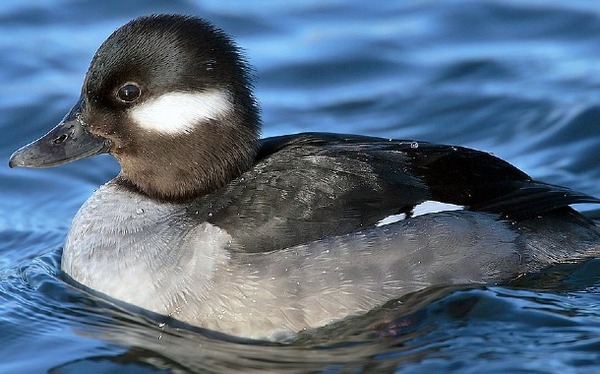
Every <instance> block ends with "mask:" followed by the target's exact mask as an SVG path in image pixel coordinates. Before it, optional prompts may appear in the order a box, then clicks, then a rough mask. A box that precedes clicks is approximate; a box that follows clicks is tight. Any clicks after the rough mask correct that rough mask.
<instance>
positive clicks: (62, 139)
mask: <svg viewBox="0 0 600 374" xmlns="http://www.w3.org/2000/svg"><path fill="white" fill-rule="evenodd" d="M68 137H69V136H68V135H67V134H63V135H61V136H59V137H58V138H55V139H54V140H52V143H54V144H62V143H64V142H65V140H67V138H68Z"/></svg>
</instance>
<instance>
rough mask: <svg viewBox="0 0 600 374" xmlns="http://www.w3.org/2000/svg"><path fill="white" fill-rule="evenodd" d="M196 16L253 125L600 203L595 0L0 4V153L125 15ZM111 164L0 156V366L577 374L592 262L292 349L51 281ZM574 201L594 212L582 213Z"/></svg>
mask: <svg viewBox="0 0 600 374" xmlns="http://www.w3.org/2000/svg"><path fill="white" fill-rule="evenodd" d="M152 12H179V13H188V14H196V15H202V16H204V17H206V18H208V19H210V20H211V21H213V22H214V23H216V24H217V25H219V26H221V27H222V28H224V29H225V30H227V31H228V32H229V33H231V34H234V35H235V36H236V38H237V40H238V43H239V44H240V45H241V46H243V47H244V48H245V50H246V53H247V55H248V57H249V59H250V60H251V61H252V63H253V65H254V66H255V67H256V75H257V76H258V77H259V79H258V80H257V82H256V88H257V97H258V98H259V100H260V101H261V103H262V108H263V119H264V123H265V126H264V131H263V133H264V135H265V136H271V135H278V134H284V133H292V132H299V131H324V130H325V131H335V132H347V133H361V134H367V135H375V136H384V137H396V138H412V139H418V140H427V141H433V142H441V143H451V144H460V145H466V146H470V147H474V148H478V149H482V150H486V151H489V152H493V153H494V154H496V155H498V156H500V157H502V158H504V159H507V160H509V161H510V162H512V163H514V164H515V165H517V166H518V167H520V168H522V169H524V170H526V171H527V172H529V173H530V174H531V175H533V176H535V177H536V178H538V179H542V180H544V181H547V182H550V183H556V184H563V185H567V186H570V187H572V188H574V189H578V190H581V191H584V192H587V193H590V194H594V195H596V196H600V184H598V180H600V167H598V165H599V164H600V162H599V161H600V123H599V122H600V89H599V88H600V65H598V58H599V57H600V54H599V52H598V51H599V49H598V45H600V5H596V2H588V1H569V2H565V1H561V0H557V1H543V2H542V1H529V2H518V1H510V0H504V1H500V0H498V1H480V2H476V1H446V2H438V1H402V2H365V1H355V2H353V3H350V2H348V1H341V0H340V1H334V0H331V1H321V0H319V1H303V0H288V1H285V2H273V1H266V0H264V1H253V2H243V1H239V2H234V1H204V2H194V1H183V0H181V1H169V2H163V1H142V0H130V1H127V2H123V1H116V0H111V1H102V2H80V1H67V0H57V1H50V0H40V1H35V2H23V1H18V0H6V1H3V2H2V4H0V31H1V33H0V50H1V53H0V82H1V84H0V97H1V98H2V100H1V101H0V106H1V111H2V117H1V119H0V128H1V130H2V135H1V136H0V142H1V146H0V159H1V160H7V159H8V157H9V155H10V153H11V152H12V151H13V150H14V149H15V148H17V147H18V146H20V145H22V144H24V143H25V142H27V141H30V140H32V139H34V138H35V137H37V136H40V135H41V134H42V133H44V132H45V131H46V130H48V129H49V128H50V127H51V126H53V125H54V124H55V123H57V122H58V121H59V120H60V119H61V117H62V116H63V115H64V114H65V113H66V111H67V109H68V108H69V107H70V105H72V104H74V103H75V100H76V98H77V96H78V94H79V90H80V84H81V81H82V78H83V75H84V73H85V70H86V69H87V64H88V63H89V59H90V58H91V56H92V54H93V52H94V51H95V49H96V48H97V47H98V45H99V44H100V43H101V42H102V41H103V40H104V39H105V37H106V36H107V35H108V34H109V33H110V32H111V31H112V30H114V29H115V28H116V27H118V26H119V25H121V24H122V23H124V22H126V21H127V20H129V19H131V18H134V17H136V16H138V15H142V14H148V13H152ZM117 170H118V169H117V165H116V163H115V162H114V161H113V160H112V159H111V158H110V157H108V156H101V157H97V158H94V159H90V160H83V161H79V162H77V163H74V164H71V165H67V166H63V167H59V168H53V169H44V170H10V169H8V167H7V166H6V162H4V163H0V191H1V193H0V331H1V333H0V372H2V373H36V372H47V371H52V372H53V373H75V372H82V371H86V372H89V373H93V372H133V373H155V372H158V373H163V372H173V373H180V372H188V371H191V372H199V371H216V372H227V371H231V370H235V369H238V370H241V369H244V370H245V371H250V372H251V371H256V372H264V371H276V372H281V371H299V372H305V371H322V372H328V373H332V372H338V371H358V372H360V371H383V372H391V371H397V372H401V373H412V372H440V371H456V372H461V373H462V372H481V371H484V370H485V371H486V372H516V371H520V372H590V370H593V369H594V368H597V367H599V366H600V312H599V311H598V310H599V309H598V304H599V303H600V296H598V295H599V291H600V260H591V261H588V262H585V263H582V264H566V265H560V266H555V267H553V268H551V269H547V270H545V271H544V272H542V273H540V274H532V275H528V276H526V277H523V278H521V279H518V280H516V281H514V282H512V283H510V284H504V285H490V286H489V287H479V286H477V287H474V286H464V287H436V288H432V289H428V290H423V291H422V292H418V293H416V294H412V295H408V296H406V297H405V298H403V299H402V300H399V301H394V302H391V303H390V304H389V305H386V306H385V307H384V308H381V309H380V310H376V311H373V312H372V313H370V314H369V315H367V316H363V317H360V318H356V319H353V320H350V321H345V322H342V323H340V324H337V325H334V326H331V327H328V328H325V329H323V330H320V331H318V332H316V333H314V334H310V335H308V334H307V335H306V336H303V337H302V338H301V339H300V340H299V341H298V342H296V343H295V344H292V345H273V344H259V343H255V342H254V343H251V342H244V341H237V340H235V339H231V338H227V337H223V336H219V335H218V334H214V333H211V332H201V333H196V332H189V331H184V330H176V329H174V328H161V327H160V326H157V325H156V324H155V323H153V322H152V321H150V320H148V319H145V318H144V317H141V316H138V315H136V314H134V313H132V312H129V311H125V310H120V309H118V308H116V307H114V306H111V305H108V304H106V303H104V302H102V300H99V299H97V298H94V297H92V296H89V295H87V294H85V293H84V292H83V291H80V290H78V289H75V288H72V287H71V286H69V285H67V284H66V283H64V282H63V281H62V280H61V279H60V275H59V263H60V251H61V246H62V243H63V240H64V237H65V235H66V233H67V230H68V228H69V225H70V220H71V218H72V217H73V215H74V214H75V212H76V210H77V208H78V207H79V206H80V205H81V204H82V203H83V201H84V200H85V199H86V198H87V197H88V196H89V195H90V194H91V192H92V191H93V190H94V189H95V188H97V186H99V185H100V184H102V183H104V182H105V181H107V180H108V179H110V178H111V177H112V176H114V175H115V173H116V172H117ZM578 208H579V209H581V210H589V209H592V208H594V207H592V206H580V207H578Z"/></svg>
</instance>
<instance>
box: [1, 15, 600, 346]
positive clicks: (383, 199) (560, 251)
mask: <svg viewBox="0 0 600 374" xmlns="http://www.w3.org/2000/svg"><path fill="white" fill-rule="evenodd" d="M259 128H260V119H259V114H258V106H257V104H256V102H255V100H254V97H253V94H252V86H251V81H250V79H249V70H248V67H247V65H246V63H245V62H244V59H243V58H242V56H241V55H240V53H239V51H238V49H237V48H236V46H235V44H234V42H233V41H232V40H231V39H230V38H229V37H228V36H227V35H226V34H224V33H223V32H222V31H221V30H219V29H217V28H215V27H214V26H212V25H211V24H210V23H208V22H206V21H204V20H202V19H199V18H194V17H187V16H181V15H154V16H147V17H141V18H138V19H135V20H133V21H131V22H129V23H128V24H126V25H124V26H123V27H121V28H119V29H118V30H116V31H115V32H114V33H113V34H112V35H111V36H110V37H109V38H108V39H107V40H106V41H105V42H104V43H103V44H102V45H101V46H100V48H99V50H98V51H97V52H96V54H95V56H94V58H93V59H92V62H91V65H90V68H89V70H88V72H87V75H86V77H85V80H84V83H83V89H82V92H81V96H80V98H79V100H78V102H77V104H75V106H74V107H73V108H72V109H71V111H70V112H69V113H68V114H67V115H66V116H65V118H64V119H63V120H62V122H61V123H60V124H58V126H56V127H55V128H54V129H53V130H51V131H50V132H49V133H48V134H46V135H45V136H44V137H42V138H40V139H39V140H37V141H35V142H33V143H31V144H29V145H26V146H25V147H23V148H21V149H19V150H18V151H16V152H15V153H14V154H13V155H12V156H11V158H10V166H11V167H15V166H20V167H48V166H55V165H60V164H63V163H67V162H70V161H73V160H77V159H81V158H84V157H89V156H92V155H96V154H99V153H110V154H111V155H113V156H114V157H115V158H116V159H117V160H118V162H119V164H120V165H121V172H120V173H119V174H118V175H117V176H116V178H114V179H113V180H111V181H109V182H108V183H106V184H105V185H104V186H102V187H100V188H99V189H98V190H97V191H96V192H95V193H94V194H93V195H92V196H91V197H90V198H89V199H88V200H87V201H86V202H85V204H84V205H83V206H82V207H81V209H80V210H79V212H78V213H77V215H76V216H75V218H74V220H73V224H72V227H71V230H70V232H69V235H68V238H67V240H66V244H65V247H64V251H63V257H62V263H61V268H62V271H63V272H64V274H65V275H66V276H67V277H69V278H70V279H71V280H73V281H75V282H76V283H78V284H79V285H81V286H83V287H86V288H88V289H91V290H93V291H94V292H96V293H98V294H101V295H104V296H105V297H108V298H110V299H113V300H119V301H120V302H123V303H126V304H129V305H133V306H136V307H139V308H142V309H145V310H148V311H151V312H153V313H158V314H161V315H164V316H168V317H170V318H174V319H177V320H180V321H182V322H184V323H187V324H190V325H193V326H199V327H203V328H208V329H212V330H217V331H220V332H223V333H227V334H232V335H237V336H243V337H249V338H264V339H281V338H289V337H290V336H293V335H294V334H295V333H297V332H299V331H302V330H305V329H310V328H316V327H320V326H323V325H326V324H328V323H331V322H333V321H336V320H339V319H342V318H344V317H347V316H349V315H355V314H360V313H365V312H367V311H368V310H370V309H372V308H375V307H377V306H380V305H382V304H384V303H385V302H387V301H389V300H391V299H394V298H398V297H400V296H402V295H404V294H406V293H408V292H413V291H417V290H419V289H422V288H425V287H427V286H430V285H434V284H461V283H482V284H484V283H493V282H502V281H506V280H509V279H511V278H513V277H515V276H517V275H519V274H523V273H526V272H534V271H537V270H539V269H541V268H542V267H545V266H547V265H549V264H552V263H555V262H560V261H570V260H581V259H584V258H589V257H594V256H597V255H598V253H599V249H600V229H599V228H598V226H597V225H595V224H594V223H593V222H591V221H589V220H587V219H585V218H584V217H582V216H581V215H580V214H579V213H577V212H576V211H574V210H573V209H571V208H570V207H569V205H570V204H574V203H581V202H592V203H599V202H600V200H598V199H596V198H594V197H591V196H588V195H585V194H582V193H578V192H575V191H572V190H570V189H568V188H564V187H559V186H554V185H549V184H545V183H542V182H537V181H535V180H532V179H531V178H530V177H529V176H528V175H527V174H525V173H523V172H522V171H520V170H518V169H517V168H515V167H513V166H511V165H510V164H508V163H506V162H505V161H502V160H500V159H498V158H496V157H494V156H492V155H490V154H487V153H484V152H480V151H476V150H472V149H467V148H462V147H456V146H446V145H437V144H430V143H424V142H415V141H405V140H390V139H381V138H374V137H367V136H357V135H341V134H330V133H304V134H296V135H287V136H279V137H272V138H267V139H260V140H259ZM426 201H438V202H442V203H448V204H454V205H456V206H462V207H463V209H461V210H453V211H441V212H437V213H429V214H423V215H417V214H415V208H416V207H419V206H420V205H421V204H422V203H424V202H426ZM392 215H397V216H399V218H404V219H401V220H399V221H397V222H395V223H389V224H385V223H386V221H384V219H385V218H386V217H388V216H392Z"/></svg>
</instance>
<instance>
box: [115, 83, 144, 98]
mask: <svg viewBox="0 0 600 374" xmlns="http://www.w3.org/2000/svg"><path fill="white" fill-rule="evenodd" d="M141 95H142V90H141V89H140V86H138V84H137V83H126V84H124V85H123V86H122V87H121V88H119V90H118V91H117V97H118V98H119V99H120V100H121V101H123V102H126V103H131V102H134V101H136V100H137V99H139V97H140V96H141Z"/></svg>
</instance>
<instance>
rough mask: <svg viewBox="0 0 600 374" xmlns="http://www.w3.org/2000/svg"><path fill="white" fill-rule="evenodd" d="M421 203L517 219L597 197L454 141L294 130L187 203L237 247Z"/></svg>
mask: <svg viewBox="0 0 600 374" xmlns="http://www.w3.org/2000/svg"><path fill="white" fill-rule="evenodd" d="M427 200H434V201H439V202H443V203H451V204H457V205H462V206H465V208H466V209H470V210H477V211H485V212H491V213H496V214H499V215H500V216H502V217H503V218H507V219H512V220H522V219H526V218H529V217H532V216H535V215H539V214H541V213H544V212H547V211H549V210H553V209H556V208H559V207H563V206H567V205H569V204H574V203H581V202H593V203H600V200H598V199H596V198H594V197H591V196H588V195H585V194H582V193H578V192H575V191H572V190H570V189H567V188H564V187H559V186H554V185H550V184H544V183H541V182H536V181H533V180H532V179H531V178H530V177H529V176H528V175H527V174H525V173H524V172H522V171H520V170H519V169H517V168H515V167H514V166H512V165H510V164H509V163H507V162H505V161H503V160H501V159H499V158H497V157H495V156H493V155H490V154H488V153H485V152H481V151H476V150H472V149H468V148H463V147H456V146H447V145H437V144H430V143H425V142H415V141H410V140H391V139H383V138H376V137H367V136H358V135H344V134H329V133H303V134H297V135H286V136H279V137H272V138H267V139H263V140H262V141H261V143H260V148H259V151H258V155H257V160H256V164H255V165H254V167H253V168H252V169H251V170H249V171H248V172H246V173H245V174H243V175H242V176H241V177H240V178H238V179H236V180H235V181H233V182H232V183H230V184H229V185H228V186H226V187H224V188H223V189H221V190H219V191H217V192H215V193H213V194H211V195H208V196H206V197H203V198H201V199H200V201H198V204H197V205H196V206H197V207H198V209H196V212H200V213H199V215H200V216H204V219H207V220H208V221H209V222H211V223H213V224H216V225H218V226H219V227H222V228H224V229H225V230H226V231H227V232H228V233H230V234H231V235H232V236H233V238H234V241H235V242H236V243H237V244H238V245H239V246H240V247H243V249H244V250H246V251H256V252H263V251H269V250H275V249H281V248H286V247H290V246H294V245H298V244H302V243H307V242H311V241H314V240H318V239H322V238H325V237H329V236H337V235H343V234H347V233H351V232H355V231H358V230H361V229H365V228H368V227H372V226H374V225H375V224H376V223H377V222H379V221H380V220H381V219H383V218H385V217H387V216H390V215H393V214H399V213H406V214H407V215H410V213H411V212H412V209H413V208H414V207H415V206H416V205H418V204H420V203H422V202H424V201H427Z"/></svg>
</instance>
